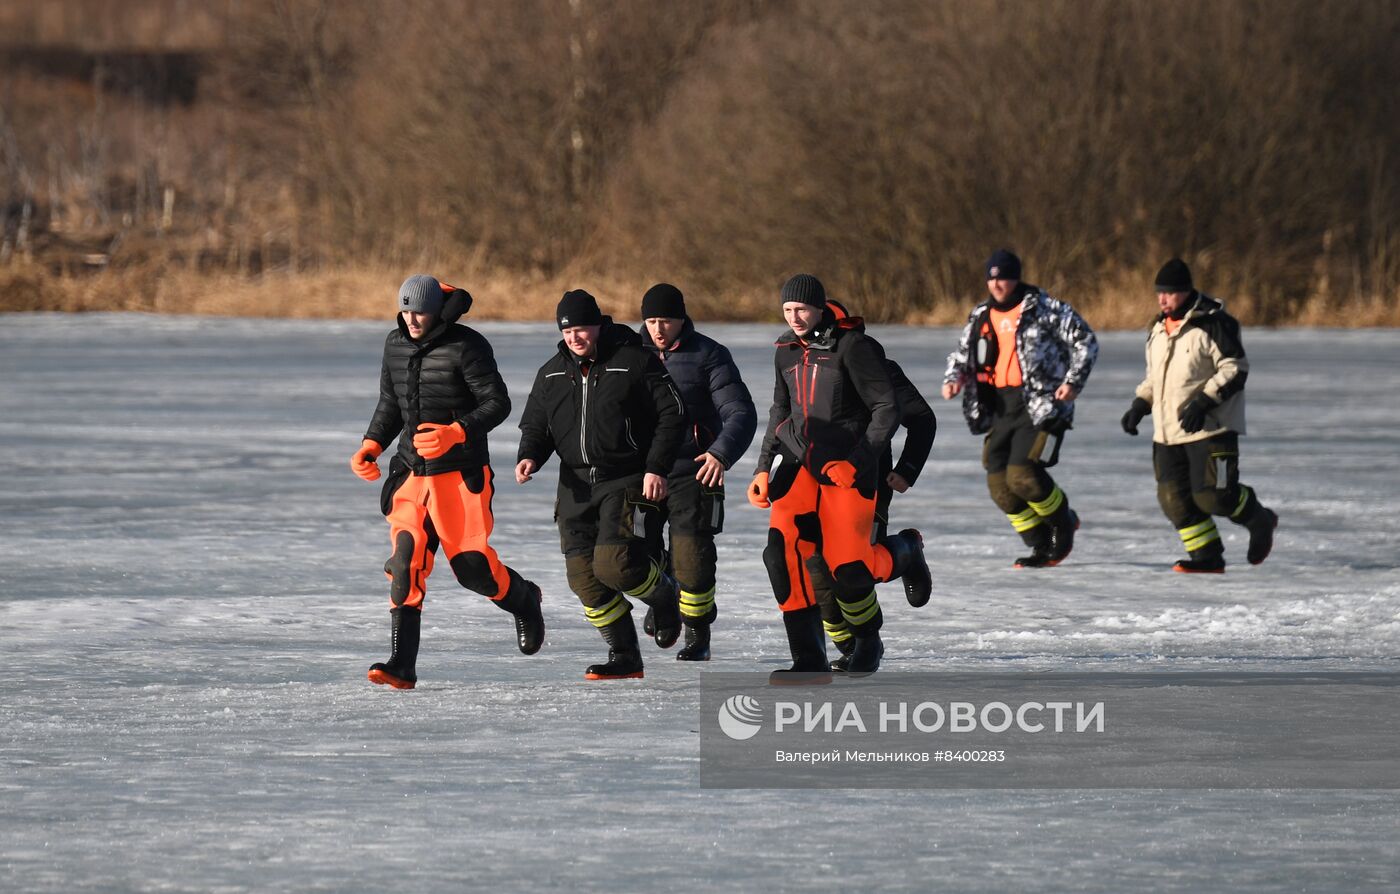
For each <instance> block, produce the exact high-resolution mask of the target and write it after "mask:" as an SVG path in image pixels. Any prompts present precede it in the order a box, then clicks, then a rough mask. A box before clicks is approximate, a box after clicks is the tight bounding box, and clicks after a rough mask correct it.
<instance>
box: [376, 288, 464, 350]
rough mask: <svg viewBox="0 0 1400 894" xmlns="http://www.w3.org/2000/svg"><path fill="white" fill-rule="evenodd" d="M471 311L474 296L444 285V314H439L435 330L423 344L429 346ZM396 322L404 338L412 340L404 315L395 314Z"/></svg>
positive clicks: (429, 331) (428, 334) (429, 332)
mask: <svg viewBox="0 0 1400 894" xmlns="http://www.w3.org/2000/svg"><path fill="white" fill-rule="evenodd" d="M471 309H472V296H471V293H470V292H468V291H467V290H466V289H459V288H457V287H456V286H449V285H448V284H447V283H442V313H440V314H438V318H437V321H436V322H435V323H433V328H431V329H429V330H428V332H427V334H426V335H425V336H424V337H423V343H424V344H427V343H428V342H430V341H432V340H433V339H434V338H436V337H437V336H438V335H440V334H441V333H442V331H443V330H444V329H446V328H447V327H448V326H451V325H452V324H453V323H456V322H457V321H458V320H460V319H462V317H465V316H466V315H467V312H468V311H470V310H471ZM394 320H395V321H396V322H397V323H398V326H399V331H400V332H402V333H403V337H404V338H408V339H410V340H412V339H411V336H409V334H408V327H407V326H405V325H404V322H403V314H401V313H396V314H394Z"/></svg>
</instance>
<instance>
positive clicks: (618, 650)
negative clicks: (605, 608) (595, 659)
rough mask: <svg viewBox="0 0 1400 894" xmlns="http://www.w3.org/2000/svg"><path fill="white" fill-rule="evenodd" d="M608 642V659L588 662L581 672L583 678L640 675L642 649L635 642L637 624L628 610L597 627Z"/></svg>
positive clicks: (636, 676) (605, 678) (632, 676)
mask: <svg viewBox="0 0 1400 894" xmlns="http://www.w3.org/2000/svg"><path fill="white" fill-rule="evenodd" d="M598 632H599V633H601V634H602V635H603V641H604V642H606V643H607V644H608V660H607V661H605V662H603V663H602V664H590V665H589V666H588V669H587V670H585V671H584V672H583V678H584V679H585V680H627V679H638V680H639V679H641V677H642V650H641V647H640V645H639V644H638V643H637V625H636V624H634V623H633V622H632V613H631V612H628V613H627V614H625V615H623V616H622V617H620V618H618V619H617V620H616V621H613V622H612V623H611V624H609V625H607V626H606V627H600V628H598Z"/></svg>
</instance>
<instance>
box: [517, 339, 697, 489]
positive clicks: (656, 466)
mask: <svg viewBox="0 0 1400 894" xmlns="http://www.w3.org/2000/svg"><path fill="white" fill-rule="evenodd" d="M640 342H641V340H640V339H639V338H638V337H637V333H635V332H633V331H632V330H631V329H629V328H627V327H626V326H622V325H618V324H616V323H613V322H612V319H611V318H609V317H604V318H603V328H602V329H601V331H600V333H599V337H598V350H597V355H596V357H595V359H594V360H593V361H592V362H589V363H586V364H584V363H581V362H580V361H579V359H578V358H576V357H575V356H574V355H573V353H572V352H571V351H570V350H569V349H568V347H566V346H565V345H564V342H563V341H562V340H561V341H560V342H559V352H558V353H557V354H555V355H554V356H553V357H552V358H550V360H549V362H548V363H546V364H545V365H544V366H541V367H540V370H539V372H538V373H536V374H535V384H534V386H533V387H531V389H530V398H529V400H528V401H527V402H526V403H525V413H524V415H523V416H522V417H521V419H520V432H521V438H520V451H519V453H518V454H517V460H516V461H517V462H519V461H520V460H525V459H532V460H534V461H535V462H536V463H537V464H538V465H540V466H543V465H544V463H545V461H546V460H548V459H549V456H550V454H552V453H558V454H559V461H560V462H561V463H563V465H564V466H566V467H567V468H569V469H572V470H573V471H574V472H576V473H577V474H578V475H579V476H580V477H583V478H586V479H587V480H588V481H590V482H594V483H597V482H601V481H610V480H613V479H616V478H621V477H624V476H627V475H635V474H637V473H640V472H653V473H655V474H657V475H667V474H668V473H669V472H670V471H671V467H672V465H674V464H675V461H676V450H677V448H679V447H680V443H681V428H682V426H683V425H684V414H685V411H684V408H683V405H682V404H681V397H680V395H679V394H678V393H677V392H676V389H675V386H674V385H672V383H671V376H670V375H669V374H668V373H667V372H666V368H665V367H664V366H662V365H661V361H660V360H657V359H656V356H655V355H654V354H652V353H651V352H650V351H647V350H646V349H644V348H643V347H642V346H641V343H640ZM585 365H586V367H587V371H586V374H585V368H584V367H585Z"/></svg>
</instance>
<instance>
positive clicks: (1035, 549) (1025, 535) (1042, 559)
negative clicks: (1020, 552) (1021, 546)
mask: <svg viewBox="0 0 1400 894" xmlns="http://www.w3.org/2000/svg"><path fill="white" fill-rule="evenodd" d="M1021 539H1022V540H1023V541H1025V544H1026V546H1029V547H1030V548H1031V554H1030V555H1028V556H1022V557H1021V558H1019V559H1017V560H1016V567H1017V568H1049V567H1050V566H1051V565H1054V564H1055V562H1054V559H1055V554H1054V552H1053V551H1052V550H1053V549H1054V542H1053V540H1054V538H1053V536H1052V534H1051V532H1050V526H1049V525H1048V524H1046V523H1045V522H1041V523H1040V524H1038V525H1036V526H1035V527H1034V528H1031V529H1030V530H1029V531H1022V532H1021Z"/></svg>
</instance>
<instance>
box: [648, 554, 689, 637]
mask: <svg viewBox="0 0 1400 894" xmlns="http://www.w3.org/2000/svg"><path fill="white" fill-rule="evenodd" d="M660 575H661V576H660V578H659V579H658V580H657V582H656V586H655V587H653V588H652V591H651V595H649V596H647V597H646V598H645V599H643V600H642V601H643V602H645V603H646V604H647V617H648V618H651V619H652V623H653V624H654V625H655V629H654V630H653V631H652V634H651V635H652V638H653V639H654V640H655V641H656V644H657V645H658V646H660V647H661V648H663V649H669V648H671V647H672V646H674V645H675V644H676V640H678V639H680V638H681V602H680V600H681V588H680V586H678V585H677V584H676V579H675V578H673V577H671V575H669V574H667V573H666V572H664V571H662V572H660ZM642 629H643V630H645V629H646V621H645V620H643V622H642Z"/></svg>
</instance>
